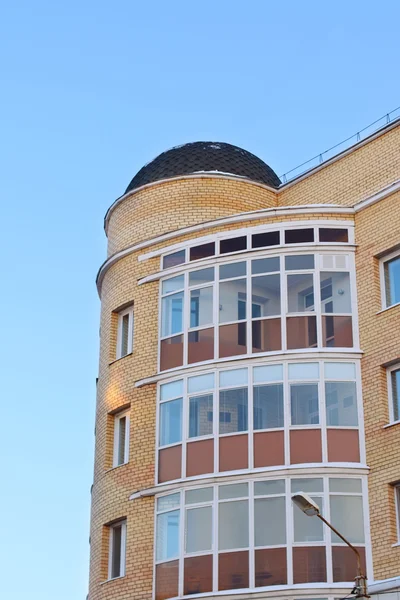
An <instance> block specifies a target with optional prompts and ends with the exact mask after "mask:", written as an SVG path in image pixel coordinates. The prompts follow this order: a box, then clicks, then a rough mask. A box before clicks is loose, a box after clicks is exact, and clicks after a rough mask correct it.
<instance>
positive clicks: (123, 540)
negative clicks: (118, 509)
mask: <svg viewBox="0 0 400 600" xmlns="http://www.w3.org/2000/svg"><path fill="white" fill-rule="evenodd" d="M117 527H121V564H120V573H119V575H116V576H115V577H112V576H111V575H112V560H113V554H114V530H115V529H116V528H117ZM109 530H110V531H109V534H110V540H109V547H108V580H111V579H119V578H120V577H124V576H125V563H126V519H122V520H121V521H118V522H116V523H113V524H112V525H109Z"/></svg>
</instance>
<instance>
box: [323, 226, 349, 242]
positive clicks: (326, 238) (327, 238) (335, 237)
mask: <svg viewBox="0 0 400 600" xmlns="http://www.w3.org/2000/svg"><path fill="white" fill-rule="evenodd" d="M319 241H320V242H348V241H349V234H348V231H347V229H328V228H324V227H320V228H319Z"/></svg>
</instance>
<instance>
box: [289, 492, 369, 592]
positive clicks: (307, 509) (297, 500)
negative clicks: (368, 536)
mask: <svg viewBox="0 0 400 600" xmlns="http://www.w3.org/2000/svg"><path fill="white" fill-rule="evenodd" d="M292 501H293V503H294V504H295V505H296V506H297V507H298V508H300V510H301V511H303V513H304V514H305V515H307V517H315V516H316V517H318V518H319V519H321V521H322V522H323V523H325V525H327V526H328V527H329V528H330V529H332V531H333V532H334V533H336V535H337V536H338V537H340V539H341V540H343V541H344V543H345V544H347V545H348V546H349V548H351V549H352V550H353V552H354V554H355V555H356V557H357V576H356V577H355V586H354V589H353V591H352V593H354V594H355V596H356V598H370V596H368V593H367V576H366V575H363V573H362V570H361V557H360V553H359V551H358V550H357V548H355V547H354V546H353V545H352V544H350V542H349V541H347V540H346V538H345V537H343V536H342V534H341V533H339V532H338V530H337V529H335V528H334V527H333V525H331V524H330V523H328V521H327V520H326V519H324V517H323V516H322V515H321V513H320V511H319V506H318V504H316V503H315V502H314V500H313V499H312V498H310V496H308V494H305V493H304V492H299V493H298V494H294V495H293V496H292Z"/></svg>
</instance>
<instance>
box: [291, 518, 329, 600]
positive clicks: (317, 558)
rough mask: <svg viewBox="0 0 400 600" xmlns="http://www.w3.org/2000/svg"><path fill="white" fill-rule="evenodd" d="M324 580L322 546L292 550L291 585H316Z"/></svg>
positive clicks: (324, 560)
mask: <svg viewBox="0 0 400 600" xmlns="http://www.w3.org/2000/svg"><path fill="white" fill-rule="evenodd" d="M306 518H307V517H306ZM321 525H322V523H321ZM326 579H327V577H326V550H325V547H324V546H323V547H319V548H316V547H308V548H307V547H303V548H301V547H300V548H293V583H316V582H324V581H326ZM319 600H322V599H319Z"/></svg>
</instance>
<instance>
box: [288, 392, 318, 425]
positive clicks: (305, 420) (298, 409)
mask: <svg viewBox="0 0 400 600" xmlns="http://www.w3.org/2000/svg"><path fill="white" fill-rule="evenodd" d="M290 402H291V414H292V425H313V424H316V423H319V411H318V385H317V384H311V383H310V384H305V383H301V384H293V385H291V386H290Z"/></svg>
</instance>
